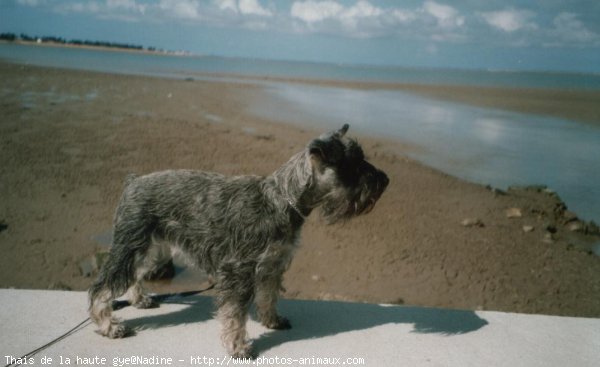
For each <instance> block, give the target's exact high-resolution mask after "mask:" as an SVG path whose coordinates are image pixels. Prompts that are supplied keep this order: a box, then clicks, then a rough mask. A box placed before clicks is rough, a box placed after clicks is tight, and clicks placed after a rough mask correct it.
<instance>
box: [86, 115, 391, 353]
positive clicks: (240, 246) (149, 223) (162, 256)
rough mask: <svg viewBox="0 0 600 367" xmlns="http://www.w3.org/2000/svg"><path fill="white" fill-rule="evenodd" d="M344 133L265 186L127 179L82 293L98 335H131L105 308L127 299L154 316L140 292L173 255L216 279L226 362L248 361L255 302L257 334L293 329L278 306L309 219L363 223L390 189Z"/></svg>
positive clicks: (210, 176)
mask: <svg viewBox="0 0 600 367" xmlns="http://www.w3.org/2000/svg"><path fill="white" fill-rule="evenodd" d="M347 131H348V125H347V124H346V125H344V126H343V127H342V128H341V129H340V130H337V131H333V132H330V133H327V134H323V135H321V136H320V137H319V138H317V139H314V140H312V141H311V142H310V143H309V144H308V146H307V147H306V149H304V150H303V151H301V152H299V153H297V154H295V155H294V156H292V158H291V159H290V160H289V161H288V162H287V163H286V164H284V165H283V166H282V167H280V168H279V169H278V170H277V171H275V172H274V173H273V174H271V175H269V176H266V177H259V176H235V177H227V176H223V175H220V174H217V173H208V172H202V171H191V170H176V171H163V172H156V173H151V174H148V175H145V176H140V177H133V178H131V179H129V181H128V182H127V184H126V187H125V189H124V192H123V194H122V196H121V199H120V202H119V205H118V207H117V211H116V214H115V218H114V239H113V245H112V248H111V251H110V255H109V257H108V260H107V261H106V263H105V264H104V266H103V267H102V269H101V271H100V274H99V276H98V279H97V280H96V281H95V282H94V283H93V285H92V286H91V288H90V290H89V300H90V316H91V318H92V320H93V321H94V322H95V323H96V324H98V326H99V330H98V332H99V333H100V334H102V335H105V336H108V337H109V338H121V337H124V336H126V335H127V334H129V330H128V329H127V328H126V327H125V325H123V324H121V323H120V322H119V321H118V320H117V319H115V318H113V317H111V311H112V301H113V300H114V299H115V298H117V297H120V296H121V295H123V294H125V292H127V291H128V292H127V294H128V298H129V301H130V302H131V304H133V305H134V306H137V307H139V308H149V307H155V306H157V305H156V303H155V301H154V300H153V299H152V298H151V297H149V296H148V295H146V294H145V293H144V292H143V288H142V284H141V283H142V280H143V279H144V276H145V275H146V274H148V273H149V272H151V271H153V270H154V269H156V268H157V267H158V266H161V265H162V264H164V263H165V262H167V261H169V260H170V258H171V252H170V250H171V249H174V250H179V251H181V252H182V253H183V254H184V255H185V256H186V257H187V258H189V259H190V260H191V262H192V263H194V264H195V265H196V266H199V267H201V268H202V269H204V270H206V271H207V272H208V274H210V275H211V276H212V277H213V279H214V281H215V289H216V297H215V303H216V308H217V311H216V316H217V318H218V319H219V320H220V321H221V323H222V328H223V331H222V336H221V339H222V341H223V344H224V346H225V348H226V349H227V351H228V353H230V354H231V355H232V356H234V357H251V356H252V355H251V343H250V342H249V341H248V339H247V334H246V320H247V318H248V312H249V308H250V306H251V304H252V302H254V303H255V305H256V313H257V317H258V319H259V320H260V322H261V323H262V324H263V325H264V326H266V327H267V328H271V329H287V328H290V327H291V326H290V323H289V321H288V320H287V319H286V318H284V317H282V316H279V314H278V313H277V310H276V302H277V297H278V295H279V291H280V290H281V289H282V286H281V283H282V277H283V273H284V271H285V270H286V269H287V267H288V265H289V264H290V261H291V258H292V255H293V253H294V250H295V249H296V247H297V242H298V238H299V234H300V229H301V227H302V224H303V223H304V220H305V219H306V217H307V216H308V215H309V214H310V213H311V212H312V210H313V209H315V208H317V207H320V208H321V211H322V214H323V218H324V219H325V220H326V221H327V222H328V223H334V222H338V221H341V220H345V219H348V218H351V217H353V216H356V215H359V214H364V213H367V212H369V211H370V210H371V209H372V208H373V206H374V205H375V202H376V201H377V200H378V199H379V197H380V196H381V194H382V193H383V191H384V190H385V188H386V186H387V184H388V182H389V180H388V178H387V176H386V174H385V173H384V172H383V171H381V170H379V169H377V168H375V167H374V166H373V165H371V164H370V163H368V162H367V161H366V160H365V157H364V155H363V151H362V149H361V147H360V146H359V145H358V143H357V142H356V141H355V140H351V139H348V138H346V137H345V136H344V135H345V134H346V132H347Z"/></svg>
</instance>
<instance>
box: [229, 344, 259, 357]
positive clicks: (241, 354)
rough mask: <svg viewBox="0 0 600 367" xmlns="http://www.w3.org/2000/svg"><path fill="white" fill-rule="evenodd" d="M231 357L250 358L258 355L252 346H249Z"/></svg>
mask: <svg viewBox="0 0 600 367" xmlns="http://www.w3.org/2000/svg"><path fill="white" fill-rule="evenodd" d="M231 358H234V359H238V360H239V359H246V360H248V359H256V355H255V354H254V352H253V351H252V348H251V347H248V348H244V349H242V350H239V351H237V352H234V353H232V354H231Z"/></svg>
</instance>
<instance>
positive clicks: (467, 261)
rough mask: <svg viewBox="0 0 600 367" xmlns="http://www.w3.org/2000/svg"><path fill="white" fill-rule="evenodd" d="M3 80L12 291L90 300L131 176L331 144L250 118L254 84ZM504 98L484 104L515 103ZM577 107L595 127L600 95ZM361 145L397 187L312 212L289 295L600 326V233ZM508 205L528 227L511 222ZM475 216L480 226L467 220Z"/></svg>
mask: <svg viewBox="0 0 600 367" xmlns="http://www.w3.org/2000/svg"><path fill="white" fill-rule="evenodd" d="M0 80H2V84H1V85H0V97H1V98H0V157H1V158H0V159H1V161H0V162H1V164H2V170H1V171H0V203H2V204H1V205H0V222H1V223H0V224H3V225H4V226H3V227H0V249H1V250H2V252H3V256H1V257H0V286H1V287H17V288H48V287H51V288H52V287H54V288H65V287H68V288H71V289H77V290H81V289H86V288H87V287H88V286H89V284H90V283H91V281H92V278H93V276H92V277H89V276H84V275H83V274H82V273H81V269H80V267H79V264H80V263H81V262H82V261H85V260H86V259H88V258H90V257H91V256H93V255H94V254H95V253H96V252H98V251H101V250H103V248H104V247H103V245H101V244H100V243H99V242H98V241H97V240H95V239H94V238H97V236H98V235H101V234H104V233H107V232H109V231H110V228H111V221H112V215H113V211H114V208H115V206H116V203H117V200H118V197H119V195H120V193H121V188H122V185H123V180H124V178H125V176H126V175H127V174H129V173H137V174H143V173H148V172H151V171H156V170H162V169H172V168H195V169H202V170H210V171H218V172H221V173H225V174H250V173H252V174H263V175H266V174H269V173H271V172H272V171H274V170H275V169H276V168H277V167H278V166H279V165H280V164H282V163H284V162H285V161H286V160H287V158H289V156H291V155H292V154H293V153H295V152H297V151H299V150H301V149H303V147H304V145H305V144H306V143H307V142H308V141H309V140H310V139H311V138H313V137H314V136H316V135H318V134H320V133H321V131H314V130H310V129H308V128H305V127H299V126H291V125H289V124H285V121H265V120H261V119H259V118H256V117H254V116H251V115H249V114H248V113H247V112H246V107H247V106H248V105H249V104H251V103H252V101H253V99H254V98H262V97H261V96H262V94H261V87H260V86H257V85H253V84H251V83H246V82H244V83H232V82H228V83H220V82H208V81H183V80H170V79H160V78H149V77H133V76H118V75H110V74H101V73H92V72H83V71H70V70H59V69H47V68H41V67H23V66H20V65H12V64H2V63H0ZM431 88H433V89H435V87H431ZM445 88H448V87H439V88H438V89H437V91H438V93H440V94H439V95H437V96H436V98H449V99H452V98H455V99H453V100H457V99H459V98H463V99H466V100H469V98H471V97H469V95H470V94H472V95H479V93H477V92H476V89H469V88H466V87H465V89H464V90H463V89H462V88H458V89H455V90H454V91H453V93H450V94H452V95H453V96H447V95H444V94H443V93H442V92H440V91H441V90H444V89H445ZM413 91H414V92H417V93H421V92H419V91H418V90H413ZM496 93H499V92H495V93H491V94H490V95H489V96H487V97H485V98H488V99H489V100H491V101H495V102H493V103H494V105H495V106H496V105H497V106H501V105H502V104H503V103H508V104H510V103H513V102H506V101H507V100H511V98H512V97H511V96H507V95H504V96H501V95H496ZM527 93H533V94H534V95H532V97H531V99H530V100H531V103H530V105H531V106H534V105H536V102H535V101H536V100H537V99H541V100H544V101H545V102H543V103H547V104H550V105H554V103H552V101H551V98H550V99H548V98H549V97H548V96H545V94H544V93H537V94H536V93H535V91H531V92H527ZM565 93H566V92H565ZM573 93H574V94H573V96H575V95H577V93H583V94H581V95H580V96H586V95H588V92H573ZM511 95H512V94H511ZM459 96H460V97H459ZM472 98H474V97H472ZM556 98H559V99H560V100H561V102H560V103H558V102H557V103H556V105H560V104H561V103H562V104H563V106H568V105H570V103H569V101H568V100H565V99H564V98H566V97H564V96H562V97H561V96H559V97H556ZM573 98H575V97H573ZM527 100H528V99H527V98H523V99H521V100H519V101H518V102H519V103H520V104H523V105H527V104H528V102H527ZM468 103H474V104H478V103H480V104H482V105H485V103H484V102H481V101H477V99H476V98H474V99H470V100H469V101H468ZM515 103H516V102H515ZM578 103H582V104H584V105H586V106H587V107H586V108H587V109H588V110H591V111H592V112H593V113H592V115H594V113H596V116H597V107H594V104H595V106H598V104H597V101H596V100H594V99H593V98H592V99H591V100H588V99H585V98H582V99H581V100H580V101H579V102H578ZM532 108H534V109H535V108H538V107H532ZM557 109H558V107H557ZM566 110H568V108H567V107H565V108H564V109H563V110H561V111H562V112H561V113H568V114H576V112H577V111H570V112H568V111H567V112H565V111H566ZM532 111H533V110H532ZM594 111H595V112H594ZM548 113H549V114H556V115H557V116H560V114H559V112H554V110H552V109H550V110H549V111H548ZM585 116H587V115H586V114H583V115H581V116H580V117H581V119H586V118H587V117H585ZM596 119H597V118H596ZM592 120H594V118H592V119H591V120H590V121H592ZM350 134H351V135H354V134H353V133H352V129H351V130H350ZM358 139H359V141H360V142H361V143H362V145H363V148H364V150H365V151H366V153H367V155H368V156H369V157H370V160H371V161H372V162H373V163H374V164H375V165H377V166H379V167H380V168H382V169H383V170H385V171H386V172H387V173H388V175H389V177H390V179H391V184H390V186H389V188H388V190H387V191H386V193H385V194H384V195H383V197H382V198H381V200H380V202H379V203H378V204H377V206H376V207H375V210H373V212H371V213H370V214H368V215H367V216H364V217H360V218H356V219H354V220H353V221H351V222H349V223H347V224H345V225H333V226H326V225H324V224H322V223H320V222H319V217H318V215H317V213H315V214H313V215H311V217H310V218H309V220H308V223H307V225H306V226H305V227H304V229H303V232H302V240H301V244H300V246H299V249H298V252H297V255H296V257H295V259H294V261H293V263H292V266H291V268H290V269H289V271H288V272H287V273H286V276H285V287H286V289H287V291H286V292H285V293H284V297H286V298H302V299H335V300H355V301H365V302H378V303H381V302H387V303H404V304H410V305H424V306H442V307H451V308H463V309H487V310H501V311H515V312H528V313H543V314H557V315H574V316H592V317H599V316H600V257H598V256H596V255H594V254H592V253H591V251H590V250H589V244H591V243H594V242H596V241H598V240H600V237H599V236H598V235H597V234H587V235H586V234H584V233H581V232H572V231H571V230H570V229H573V228H574V224H579V225H580V226H581V227H582V228H583V229H584V230H585V229H586V228H587V230H588V232H594V231H595V229H594V227H593V226H589V225H587V226H586V224H585V223H580V222H578V221H576V220H574V219H573V218H572V217H573V214H572V213H569V212H565V210H564V208H563V206H562V204H561V202H560V201H559V200H558V199H557V198H556V197H555V196H554V195H552V194H550V193H548V192H546V191H544V190H534V189H531V190H513V191H510V192H509V193H508V194H506V195H502V194H500V193H497V192H496V193H495V192H493V191H492V190H490V189H489V188H486V187H483V186H480V185H475V184H471V183H468V182H464V181H461V180H458V179H456V178H454V177H450V176H448V175H445V174H443V173H440V172H438V171H435V170H433V169H430V168H428V167H424V166H423V165H421V164H419V163H417V162H414V161H411V160H409V159H407V158H405V153H406V152H407V151H408V149H410V147H407V146H403V145H401V144H399V143H397V142H394V141H389V140H384V139H374V138H371V137H368V136H358ZM509 208H519V209H520V212H521V216H520V217H516V218H508V217H507V214H506V210H507V209H509ZM467 218H475V219H478V220H479V222H480V223H481V225H473V226H464V225H462V224H461V223H462V222H463V220H465V219H467ZM524 226H532V227H533V230H532V231H530V232H525V231H524V230H523V227H524ZM2 228H3V230H2ZM187 286H189V288H190V289H195V288H197V287H198V286H197V285H196V284H194V283H191V282H190V284H187Z"/></svg>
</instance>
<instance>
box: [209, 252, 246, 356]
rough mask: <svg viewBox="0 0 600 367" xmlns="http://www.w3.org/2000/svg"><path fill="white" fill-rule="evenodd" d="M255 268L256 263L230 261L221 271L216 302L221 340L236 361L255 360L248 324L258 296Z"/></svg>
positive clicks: (218, 275)
mask: <svg viewBox="0 0 600 367" xmlns="http://www.w3.org/2000/svg"><path fill="white" fill-rule="evenodd" d="M254 269H255V263H245V262H229V263H226V264H223V265H222V266H221V268H220V269H219V270H218V271H217V279H216V280H217V282H216V290H217V295H216V298H215V301H216V306H217V318H218V319H219V320H220V321H221V325H222V328H223V329H222V334H221V340H222V342H223V346H224V347H225V349H227V352H228V353H229V354H230V355H231V356H232V357H234V358H251V357H252V344H251V343H250V341H249V340H248V336H247V333H246V321H247V320H248V309H249V308H250V305H251V304H252V298H253V297H254V279H255V278H254Z"/></svg>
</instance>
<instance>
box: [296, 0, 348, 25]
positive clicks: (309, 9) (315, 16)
mask: <svg viewBox="0 0 600 367" xmlns="http://www.w3.org/2000/svg"><path fill="white" fill-rule="evenodd" d="M343 10H344V7H343V6H342V5H341V4H339V3H337V2H335V1H304V2H300V1H296V2H294V3H293V4H292V8H291V10H290V14H291V16H292V18H297V19H300V20H302V21H304V22H306V23H314V22H321V21H323V20H325V19H330V18H335V17H337V16H338V15H339V14H340V13H341V12H342V11H343Z"/></svg>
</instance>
